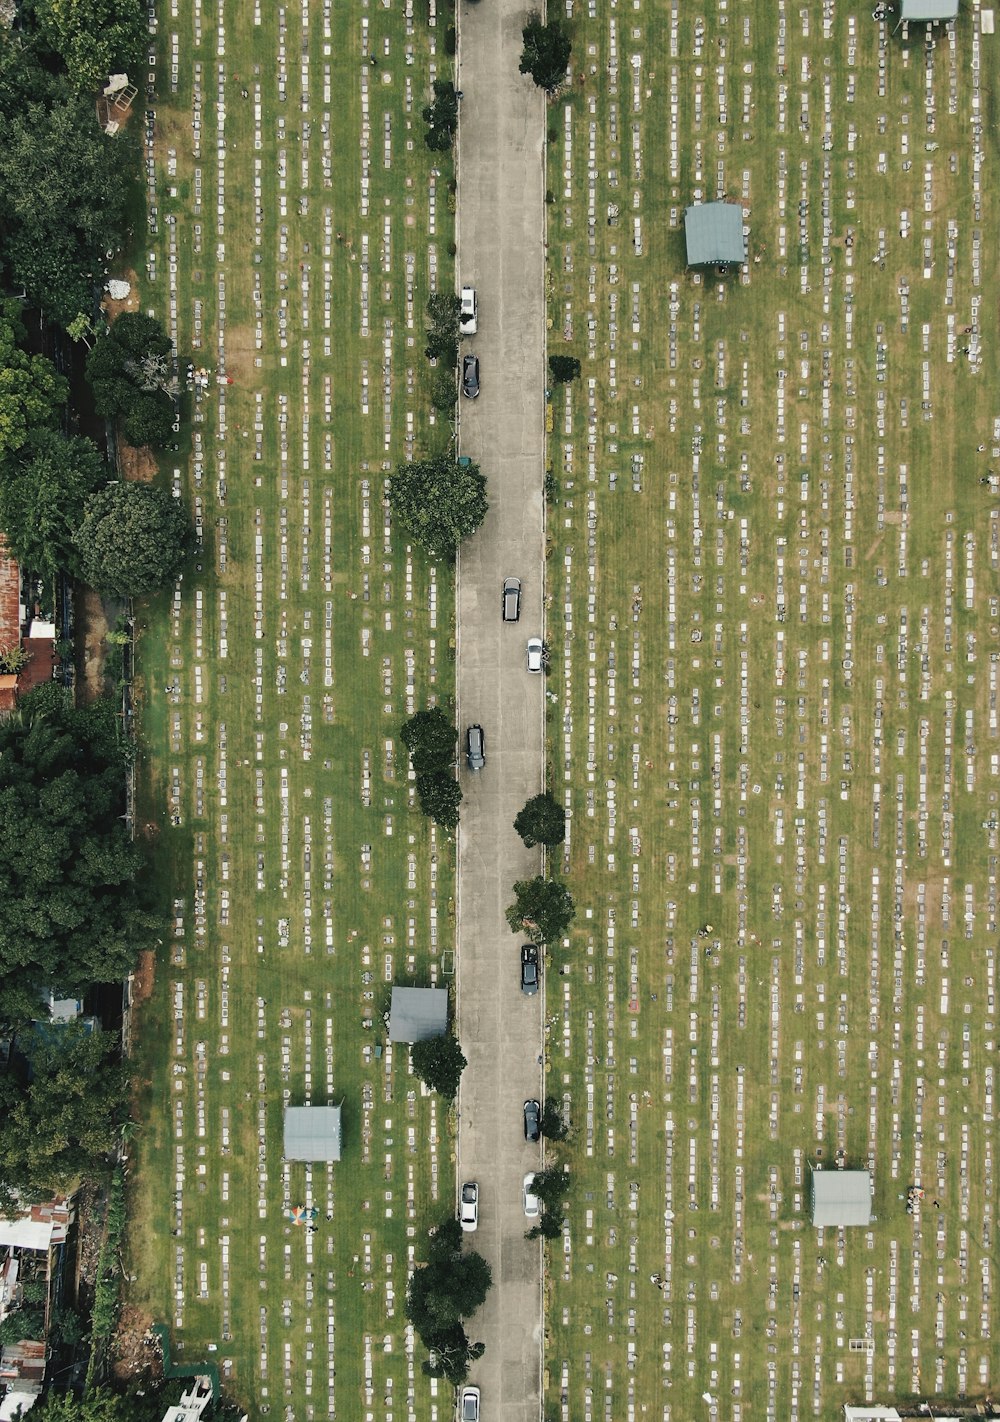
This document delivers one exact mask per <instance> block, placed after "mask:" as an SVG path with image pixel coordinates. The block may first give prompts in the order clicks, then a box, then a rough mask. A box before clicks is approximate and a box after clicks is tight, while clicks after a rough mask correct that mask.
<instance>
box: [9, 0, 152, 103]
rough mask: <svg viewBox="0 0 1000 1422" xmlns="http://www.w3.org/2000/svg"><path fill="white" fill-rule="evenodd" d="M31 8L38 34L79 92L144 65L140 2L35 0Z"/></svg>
mask: <svg viewBox="0 0 1000 1422" xmlns="http://www.w3.org/2000/svg"><path fill="white" fill-rule="evenodd" d="M32 8H33V10H34V15H35V23H36V24H37V26H38V32H39V35H40V36H41V38H42V40H43V41H44V43H45V44H46V45H47V46H48V48H49V49H51V50H52V51H53V53H55V54H57V55H58V56H59V58H60V59H61V60H62V62H63V65H64V66H65V69H66V72H67V74H68V76H69V79H70V82H71V83H72V84H73V85H74V87H75V88H76V89H78V90H80V91H81V92H90V91H92V90H94V89H96V88H98V87H99V86H100V85H102V84H104V83H106V82H107V78H108V75H109V74H117V73H120V72H122V71H124V72H125V73H135V72H136V71H137V70H139V69H141V68H142V67H143V66H144V64H145V59H146V47H147V44H148V34H147V30H146V20H145V15H144V14H143V9H142V6H141V4H139V3H138V0H34V4H33V7H32Z"/></svg>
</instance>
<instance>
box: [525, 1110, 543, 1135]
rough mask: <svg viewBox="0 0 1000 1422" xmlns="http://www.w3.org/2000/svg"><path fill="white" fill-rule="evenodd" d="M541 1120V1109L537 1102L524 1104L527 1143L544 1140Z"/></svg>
mask: <svg viewBox="0 0 1000 1422" xmlns="http://www.w3.org/2000/svg"><path fill="white" fill-rule="evenodd" d="M540 1119H541V1107H540V1106H539V1104H538V1102H537V1101H526V1102H525V1103H524V1139H525V1140H526V1141H538V1140H541V1138H542V1132H541V1128H540V1125H539V1122H540Z"/></svg>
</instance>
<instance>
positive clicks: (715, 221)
mask: <svg viewBox="0 0 1000 1422" xmlns="http://www.w3.org/2000/svg"><path fill="white" fill-rule="evenodd" d="M684 239H685V241H686V243H687V263H688V266H689V267H707V266H713V265H715V264H716V263H719V262H723V263H725V264H726V265H727V266H734V265H735V266H742V264H743V263H744V262H745V261H746V259H747V242H746V237H745V236H744V235H743V208H742V207H741V206H740V205H739V203H733V202H699V203H695V205H694V206H693V207H689V208H687V210H686V211H685V213H684Z"/></svg>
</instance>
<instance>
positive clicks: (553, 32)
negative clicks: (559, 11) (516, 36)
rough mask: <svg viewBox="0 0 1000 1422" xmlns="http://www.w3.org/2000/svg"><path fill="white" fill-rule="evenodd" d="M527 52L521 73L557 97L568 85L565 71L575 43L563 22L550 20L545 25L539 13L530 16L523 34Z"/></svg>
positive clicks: (521, 65)
mask: <svg viewBox="0 0 1000 1422" xmlns="http://www.w3.org/2000/svg"><path fill="white" fill-rule="evenodd" d="M521 38H522V39H523V40H524V50H523V51H522V54H521V63H520V65H519V68H520V70H521V73H522V74H530V75H531V77H532V79H534V81H535V83H536V84H537V85H538V87H539V88H540V89H544V90H545V92H546V93H547V94H554V93H555V92H556V90H557V89H558V88H559V87H560V86H561V85H562V84H563V83H564V82H565V79H566V70H567V69H568V68H569V57H570V54H571V53H572V50H573V44H572V41H571V40H570V37H569V35H568V34H567V33H566V30H565V27H564V26H563V23H562V21H561V20H550V21H549V23H548V24H547V25H546V24H544V23H543V21H542V17H541V15H540V14H539V13H538V11H537V10H533V11H532V12H531V14H530V15H529V16H528V23H527V24H526V25H525V26H524V28H523V29H522V31H521Z"/></svg>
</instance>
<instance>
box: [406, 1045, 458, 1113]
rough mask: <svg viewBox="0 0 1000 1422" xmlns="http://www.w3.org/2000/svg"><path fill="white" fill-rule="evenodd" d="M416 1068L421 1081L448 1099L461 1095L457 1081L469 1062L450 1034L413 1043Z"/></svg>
mask: <svg viewBox="0 0 1000 1422" xmlns="http://www.w3.org/2000/svg"><path fill="white" fill-rule="evenodd" d="M410 1060H411V1062H412V1063H413V1070H414V1072H415V1073H416V1074H417V1076H419V1078H420V1080H421V1081H422V1082H424V1083H425V1084H426V1085H427V1086H429V1087H430V1089H431V1090H432V1091H436V1092H437V1093H438V1095H439V1096H443V1097H445V1099H446V1100H448V1101H454V1099H455V1097H456V1096H457V1095H458V1083H459V1082H460V1081H461V1079H462V1072H463V1071H464V1070H465V1068H466V1066H467V1065H468V1063H467V1062H466V1060H465V1057H464V1056H463V1055H462V1048H461V1047H460V1046H459V1045H458V1041H457V1039H456V1038H455V1037H453V1036H452V1035H451V1033H450V1032H449V1033H446V1034H445V1035H444V1036H441V1037H428V1038H426V1039H425V1040H424V1041H423V1042H414V1044H413V1046H412V1047H411V1048H410Z"/></svg>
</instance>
